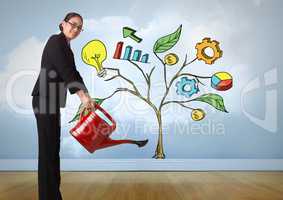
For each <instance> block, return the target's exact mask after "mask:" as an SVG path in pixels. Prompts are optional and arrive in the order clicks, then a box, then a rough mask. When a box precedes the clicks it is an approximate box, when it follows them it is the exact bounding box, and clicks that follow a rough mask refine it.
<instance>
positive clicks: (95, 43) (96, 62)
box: [81, 40, 107, 77]
mask: <svg viewBox="0 0 283 200" xmlns="http://www.w3.org/2000/svg"><path fill="white" fill-rule="evenodd" d="M81 56H82V60H83V61H84V63H86V64H88V65H90V66H93V67H95V69H96V71H97V75H98V76H99V77H104V76H106V70H105V69H103V66H102V63H103V62H104V60H105V59H106V58H107V50H106V47H105V45H104V44H103V42H101V41H100V40H91V41H89V42H88V43H87V44H86V45H85V46H84V47H83V49H82V54H81Z"/></svg>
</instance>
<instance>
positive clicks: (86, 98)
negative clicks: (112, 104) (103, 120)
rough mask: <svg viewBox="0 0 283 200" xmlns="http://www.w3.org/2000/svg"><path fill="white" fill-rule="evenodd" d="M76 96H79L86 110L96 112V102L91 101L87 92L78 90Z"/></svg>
mask: <svg viewBox="0 0 283 200" xmlns="http://www.w3.org/2000/svg"><path fill="white" fill-rule="evenodd" d="M76 94H77V95H78V96H79V98H80V100H81V102H82V104H83V107H84V108H86V109H87V110H89V111H90V110H94V108H95V102H94V101H93V100H92V99H91V97H90V96H89V94H88V93H87V92H85V91H84V90H78V91H77V92H76Z"/></svg>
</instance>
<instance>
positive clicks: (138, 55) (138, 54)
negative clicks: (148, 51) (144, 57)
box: [132, 50, 142, 61]
mask: <svg viewBox="0 0 283 200" xmlns="http://www.w3.org/2000/svg"><path fill="white" fill-rule="evenodd" d="M141 53H142V51H141V50H135V51H134V55H133V58H132V60H133V61H139V60H140V58H141Z"/></svg>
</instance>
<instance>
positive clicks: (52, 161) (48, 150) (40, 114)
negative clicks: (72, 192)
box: [32, 96, 62, 200]
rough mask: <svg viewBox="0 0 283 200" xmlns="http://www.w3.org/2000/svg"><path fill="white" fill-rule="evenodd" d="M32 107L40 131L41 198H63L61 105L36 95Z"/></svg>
mask: <svg viewBox="0 0 283 200" xmlns="http://www.w3.org/2000/svg"><path fill="white" fill-rule="evenodd" d="M32 107H33V111H34V114H35V118H36V123H37V132H38V195H39V200H62V196H61V192H60V183H61V176H60V156H59V152H60V134H61V133H60V132H61V124H60V123H61V120H60V107H59V105H57V104H52V103H51V102H50V101H49V100H48V99H47V98H45V97H38V96H34V97H33V99H32Z"/></svg>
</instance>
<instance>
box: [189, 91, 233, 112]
mask: <svg viewBox="0 0 283 200" xmlns="http://www.w3.org/2000/svg"><path fill="white" fill-rule="evenodd" d="M192 101H201V102H205V103H207V104H209V105H211V106H213V107H214V108H216V109H217V110H220V111H222V112H228V111H227V110H226V108H225V106H224V101H223V98H222V97H221V96H220V95H218V94H212V93H209V94H204V95H202V96H200V97H197V98H195V99H192Z"/></svg>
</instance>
